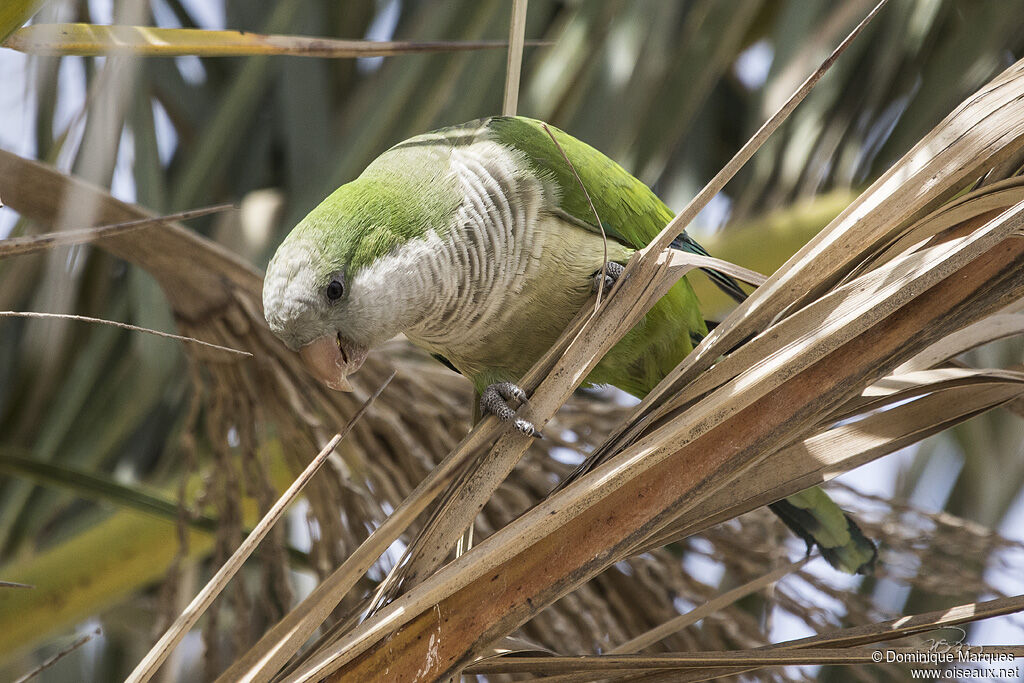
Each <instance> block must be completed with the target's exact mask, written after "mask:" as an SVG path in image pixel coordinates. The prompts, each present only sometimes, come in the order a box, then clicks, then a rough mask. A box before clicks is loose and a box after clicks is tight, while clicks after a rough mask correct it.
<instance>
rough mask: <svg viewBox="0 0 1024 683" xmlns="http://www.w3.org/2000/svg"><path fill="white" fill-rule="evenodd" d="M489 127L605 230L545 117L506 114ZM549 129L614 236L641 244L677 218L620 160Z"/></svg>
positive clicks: (565, 205)
mask: <svg viewBox="0 0 1024 683" xmlns="http://www.w3.org/2000/svg"><path fill="white" fill-rule="evenodd" d="M488 128H489V129H490V130H491V131H492V133H493V135H494V138H495V140H496V141H497V142H500V143H501V144H503V145H506V146H508V147H512V148H515V149H518V150H519V151H521V152H523V154H524V155H525V156H526V158H527V159H528V160H529V161H530V163H531V164H532V165H533V167H534V169H535V170H536V171H537V173H538V174H539V175H542V176H545V177H547V178H550V179H551V180H553V181H554V183H555V185H556V186H557V187H558V188H559V190H560V191H561V195H562V196H561V209H562V210H563V211H564V212H565V213H566V214H568V215H569V216H571V217H572V218H573V219H574V220H575V221H576V222H578V223H581V224H583V225H585V226H587V227H588V228H590V229H591V230H594V231H595V232H600V228H599V226H598V225H597V224H596V221H595V220H594V213H593V211H591V210H590V205H589V204H588V203H587V198H586V195H584V193H583V190H582V189H580V183H579V182H578V181H577V180H576V177H575V176H574V175H573V173H572V169H571V168H569V166H568V165H567V164H566V163H565V159H563V158H562V155H561V154H560V153H559V151H558V149H557V148H556V147H555V145H554V144H553V143H552V142H551V138H550V137H549V136H548V134H547V132H546V131H545V130H544V128H543V126H542V124H541V122H540V121H536V120H534V119H528V118H525V117H522V116H516V117H511V116H500V117H494V118H492V119H491V120H490V122H489V123H488ZM548 128H549V129H550V130H551V133H552V134H553V135H554V136H555V139H556V140H558V144H559V145H561V147H562V149H563V150H564V151H565V155H566V156H567V157H568V158H569V160H570V161H571V162H572V165H573V166H574V167H575V168H576V172H577V173H579V175H580V180H581V181H582V182H583V186H584V187H586V188H587V193H588V194H589V195H590V199H591V200H592V201H593V202H594V208H595V209H597V215H598V216H600V218H601V223H602V224H603V225H604V229H605V232H606V233H607V234H608V236H609V237H612V238H614V239H617V240H618V241H620V242H622V243H623V244H625V245H627V246H630V247H632V248H634V249H640V248H642V247H644V246H645V245H646V244H647V243H648V242H650V241H651V240H652V239H654V237H655V236H656V235H657V234H658V233H659V232H660V231H661V229H662V228H664V227H665V225H666V224H667V223H668V222H669V221H670V220H672V216H673V215H674V214H673V213H672V211H671V210H669V208H668V207H667V206H665V203H664V202H662V201H661V200H660V199H658V196H657V195H656V194H654V192H652V191H651V189H650V188H649V187H647V186H646V185H644V184H643V183H642V182H640V181H639V180H637V179H636V178H634V177H633V176H632V175H630V174H629V173H628V172H627V171H626V170H625V169H623V168H622V167H621V166H619V165H618V164H617V163H615V162H614V161H612V160H611V159H609V158H608V157H607V156H605V155H604V154H602V153H601V152H599V151H597V150H596V149H594V148H593V147H591V146H590V145H588V144H586V143H585V142H580V141H579V140H577V139H576V138H574V137H572V136H571V135H569V134H568V133H565V132H563V131H561V130H559V129H558V128H555V127H554V126H548Z"/></svg>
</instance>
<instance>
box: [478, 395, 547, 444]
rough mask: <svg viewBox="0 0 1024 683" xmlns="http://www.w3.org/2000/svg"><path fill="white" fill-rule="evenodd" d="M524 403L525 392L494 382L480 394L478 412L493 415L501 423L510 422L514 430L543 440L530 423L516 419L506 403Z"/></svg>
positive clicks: (514, 412)
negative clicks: (513, 401) (512, 401)
mask: <svg viewBox="0 0 1024 683" xmlns="http://www.w3.org/2000/svg"><path fill="white" fill-rule="evenodd" d="M513 399H514V400H516V401H519V402H520V403H526V392H525V391H523V390H522V389H520V388H519V387H518V386H516V385H515V384H513V383H512V382H495V383H494V384H492V385H490V386H488V387H487V388H486V389H484V390H483V392H482V393H481V394H480V412H481V413H484V414H490V415H494V416H495V417H496V418H498V419H499V420H501V421H502V422H511V423H512V424H513V425H514V426H515V428H516V429H518V430H519V431H521V432H522V433H523V434H526V435H527V436H534V437H537V438H538V439H542V438H544V437H543V436H542V435H541V433H540V432H539V431H537V428H536V427H534V426H533V423H532V422H528V421H527V420H524V419H522V418H520V417H516V411H514V410H512V408H511V407H510V406H509V404H508V402H509V401H511V400H513Z"/></svg>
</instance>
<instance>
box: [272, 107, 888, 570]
mask: <svg viewBox="0 0 1024 683" xmlns="http://www.w3.org/2000/svg"><path fill="white" fill-rule="evenodd" d="M549 129H550V131H551V133H552V134H553V135H554V136H555V138H556V139H557V140H558V142H559V145H560V146H561V147H562V150H564V153H565V155H566V156H567V157H568V159H569V160H570V161H571V162H572V167H574V168H575V170H576V171H577V172H578V173H579V176H580V181H582V185H583V187H585V188H586V190H587V193H588V194H589V195H590V199H591V200H592V201H593V203H594V208H596V210H597V214H598V216H599V217H600V220H601V222H602V226H601V227H603V228H604V232H605V233H606V235H607V259H608V261H607V266H606V268H605V272H606V274H607V276H610V277H612V278H614V277H616V276H617V275H618V274H619V273H621V271H622V264H624V263H626V261H627V260H628V259H629V257H630V255H632V254H633V252H634V251H635V250H637V249H640V248H642V247H643V246H644V245H646V244H647V243H648V242H649V241H650V240H651V239H653V238H654V237H655V235H657V234H658V232H659V231H660V230H661V229H662V228H663V227H664V226H665V225H666V224H667V223H668V222H669V221H670V220H671V219H672V217H673V213H672V212H671V211H670V210H669V209H668V207H667V206H666V205H665V204H664V203H663V202H662V201H661V200H660V199H659V198H658V197H657V196H656V195H655V194H654V193H653V192H652V191H651V190H650V189H649V188H648V187H647V186H646V185H644V184H643V183H642V182H640V181H639V180H637V179H636V178H634V177H633V176H632V175H630V174H629V173H627V172H626V171H625V170H623V169H622V167H621V166H619V165H618V164H616V163H615V162H614V161H612V160H611V159H609V158H608V157H606V156H605V155H603V154H601V153H600V152H598V151H597V150H595V149H593V148H592V147H590V146H589V145H587V144H585V143H583V142H580V141H579V140H576V139H575V138H573V137H571V136H570V135H568V134H566V133H564V132H562V131H560V130H558V129H556V128H554V127H549ZM572 167H570V166H569V165H568V164H567V163H566V160H565V158H564V157H563V156H562V151H559V149H558V147H556V146H555V144H554V143H553V142H552V140H551V137H549V135H548V133H547V131H545V130H544V128H543V124H541V122H539V121H535V120H533V119H528V118H524V117H491V118H486V119H481V120H477V121H471V122H469V123H466V124H463V125H460V126H454V127H451V128H445V129H442V130H438V131H435V132H432V133H427V134H424V135H419V136H417V137H414V138H412V139H410V140H406V141H405V142H402V143H400V144H398V145H396V146H395V147H392V148H391V149H389V150H388V151H386V152H384V153H383V154H382V155H381V156H380V157H378V158H377V159H375V160H374V161H373V162H372V163H371V164H370V165H369V166H368V167H367V168H366V170H365V171H364V172H363V173H362V175H360V176H359V177H358V178H356V179H355V180H353V181H352V182H349V183H347V184H345V185H342V186H341V187H340V188H338V189H337V190H336V191H335V192H334V193H333V194H331V195H330V196H329V197H327V199H325V200H324V201H323V202H322V203H321V204H320V205H319V206H317V207H316V208H315V209H313V211H311V212H310V213H309V215H307V216H306V217H305V218H304V219H303V220H302V221H301V222H300V223H299V224H298V225H297V226H296V227H295V228H294V229H293V230H292V231H291V233H290V234H289V235H288V237H287V238H286V239H285V240H284V242H283V243H282V244H281V246H280V247H279V248H278V250H277V253H276V254H275V255H274V257H273V259H271V261H270V264H269V265H268V267H267V274H266V279H265V281H264V286H263V308H264V312H265V315H266V318H267V323H268V324H269V326H270V329H271V330H272V331H273V332H274V334H276V335H277V336H278V337H279V338H280V339H281V340H282V341H283V342H284V343H285V344H286V345H287V346H288V347H289V348H291V349H292V350H294V351H297V352H298V353H299V354H300V356H301V357H302V359H303V361H304V362H305V364H306V366H307V368H308V369H309V370H310V372H311V373H312V374H313V375H314V376H315V377H317V378H318V379H319V380H321V381H322V382H324V383H325V384H326V385H327V386H328V387H331V388H332V389H337V390H341V391H348V390H351V385H350V384H349V381H348V379H347V378H348V376H349V375H350V374H351V373H353V372H355V371H356V370H358V369H359V367H360V366H361V365H362V363H363V362H364V361H365V359H366V356H367V353H368V352H369V350H370V349H371V348H373V347H375V346H377V345H379V344H381V343H382V342H385V341H387V340H388V339H391V338H392V337H394V336H395V335H397V334H399V333H404V334H405V336H406V337H407V338H408V339H409V340H410V341H411V342H413V343H414V344H416V345H418V346H420V347H422V348H424V349H425V350H426V351H428V352H429V353H431V354H432V355H434V357H435V358H437V359H438V360H440V361H441V362H443V363H444V364H445V365H447V366H449V367H450V368H452V369H454V370H456V371H457V372H460V373H462V374H463V375H464V376H466V377H467V378H468V379H469V380H470V381H471V382H472V383H473V385H474V387H475V388H476V391H477V392H478V394H479V395H480V402H479V405H480V409H481V410H482V411H485V412H488V413H493V414H494V415H496V416H497V417H498V418H499V419H501V420H504V421H506V422H509V423H511V424H514V425H515V427H516V428H517V429H519V430H521V431H523V432H524V433H526V434H531V435H533V434H535V430H534V427H533V425H532V424H530V423H529V422H527V421H526V420H523V419H521V418H519V417H517V416H516V413H515V410H513V408H512V407H511V406H510V405H509V402H510V401H512V402H515V401H521V400H523V399H524V398H525V397H524V394H523V392H522V391H521V390H520V389H519V387H517V386H516V385H515V384H514V382H515V381H516V380H517V379H518V378H519V377H522V376H523V375H524V374H525V373H526V371H527V370H528V369H529V368H530V367H531V366H532V365H533V363H534V362H535V361H536V360H537V359H538V358H539V357H540V356H541V355H542V354H543V353H544V352H545V351H546V350H547V349H548V348H549V347H550V346H551V344H552V343H553V342H554V341H555V339H556V338H557V337H558V336H559V335H560V334H561V332H562V331H563V330H564V329H565V327H566V326H567V325H568V324H569V322H570V321H571V320H572V318H573V317H574V316H575V315H576V313H577V312H578V311H579V310H580V309H581V307H583V306H584V305H585V304H586V303H587V301H588V299H589V298H590V297H591V296H592V294H593V291H594V289H595V288H596V286H597V278H598V277H600V273H601V272H602V266H605V265H606V264H605V245H604V239H603V238H602V235H601V227H599V226H597V225H596V224H595V218H594V213H593V211H592V210H591V208H590V204H589V203H588V201H587V197H586V195H585V194H584V192H583V190H582V188H581V186H580V181H577V180H576V177H575V175H574V174H573V168H572ZM673 247H674V248H677V249H682V250H685V251H689V252H692V253H699V254H706V253H707V252H705V251H704V250H703V249H702V248H701V247H700V246H699V245H698V244H697V243H696V242H694V241H693V240H692V239H691V238H690V237H689V236H688V235H686V234H685V233H683V234H682V235H680V236H679V237H678V238H677V239H676V240H675V242H674V243H673ZM709 275H710V276H711V277H712V279H713V280H714V281H715V282H716V284H718V285H719V286H720V287H721V288H722V289H724V290H726V291H727V292H729V293H731V294H733V295H734V296H735V297H736V298H740V299H742V297H743V296H745V295H744V293H743V291H742V290H741V289H740V288H739V286H738V285H737V284H736V283H735V282H734V281H733V280H732V279H731V278H728V277H727V276H725V275H722V274H720V273H716V272H710V273H709ZM706 334H707V324H706V322H705V320H704V318H703V316H702V315H701V312H700V307H699V304H698V301H697V297H696V295H695V294H694V291H693V288H692V287H691V286H690V283H689V282H688V281H687V280H686V279H685V278H683V279H681V280H680V281H679V282H678V283H677V284H676V285H675V286H673V287H672V288H671V289H670V290H669V292H668V293H667V294H666V295H665V296H664V297H663V298H662V299H661V300H660V301H658V303H657V304H655V305H654V307H652V308H651V309H650V311H648V313H647V314H646V315H645V316H644V318H643V319H642V320H641V321H640V322H639V323H637V325H636V326H635V327H634V328H633V329H632V330H630V331H629V332H627V333H626V334H625V336H623V338H622V339H621V340H620V341H619V342H618V343H617V344H616V345H615V346H614V347H613V348H612V349H611V351H609V352H608V354H607V355H606V356H605V357H604V358H603V359H602V360H601V361H600V362H599V363H598V364H597V366H596V367H595V368H594V369H593V371H592V372H591V373H590V375H589V376H588V377H587V378H586V383H587V384H611V385H614V386H616V387H619V388H620V389H622V390H624V391H627V392H629V393H630V394H633V395H634V396H637V397H643V396H644V395H646V394H647V393H648V392H649V391H650V390H651V389H653V388H654V386H655V385H656V384H657V383H658V382H659V381H660V380H661V379H662V378H663V377H664V376H665V375H666V374H667V373H668V372H669V371H670V370H672V369H673V368H674V367H675V366H676V365H678V364H679V362H680V361H681V360H683V358H684V357H685V356H686V355H687V354H688V353H690V352H691V351H692V350H693V347H694V344H696V343H699V341H700V340H701V339H702V338H703V337H704V336H705V335H706ZM772 509H773V510H775V511H776V513H778V514H779V515H780V517H781V518H782V519H783V521H784V522H785V523H786V524H787V525H788V526H789V527H790V528H791V529H792V530H793V531H794V532H796V533H797V534H798V535H800V536H801V538H803V539H804V541H805V542H807V544H808V549H810V547H811V546H812V545H814V544H816V545H818V546H819V547H820V548H821V550H822V553H823V555H824V556H825V557H826V559H828V561H829V562H830V563H831V564H832V565H833V566H835V567H837V568H840V569H842V570H845V571H848V572H864V571H866V570H867V569H869V568H870V567H871V565H872V564H873V562H874V558H875V555H876V552H875V547H874V544H872V543H871V542H870V541H869V540H868V539H866V538H865V537H864V536H863V534H862V533H861V532H860V530H859V529H858V528H857V526H856V524H855V523H854V522H853V521H852V520H851V519H849V517H847V516H846V515H845V514H844V513H843V512H842V511H841V510H840V509H839V508H838V507H837V506H836V505H835V503H833V502H832V501H831V500H830V499H829V498H828V497H827V496H826V495H825V494H824V493H823V492H821V491H820V490H818V489H812V490H811V491H810V492H803V493H801V494H798V495H797V496H794V497H793V498H791V499H790V500H788V501H780V502H778V503H775V504H773V505H772Z"/></svg>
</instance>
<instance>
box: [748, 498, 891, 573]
mask: <svg viewBox="0 0 1024 683" xmlns="http://www.w3.org/2000/svg"><path fill="white" fill-rule="evenodd" d="M768 507H770V508H771V509H772V512H774V513H775V514H776V515H778V516H779V518H780V519H782V521H783V522H784V523H785V524H786V526H788V527H789V528H790V530H791V531H792V532H793V533H794V534H796V535H797V536H799V537H800V538H802V539H803V540H804V542H805V543H807V551H808V552H810V550H811V548H812V547H813V546H818V548H820V549H821V554H822V556H823V557H824V558H825V560H827V561H828V563H829V564H830V565H832V566H833V567H835V568H836V569H838V570H840V571H844V572H846V573H848V574H867V573H869V572H870V571H871V569H872V568H873V567H874V564H875V559H876V558H877V557H878V550H877V549H876V548H875V544H874V543H873V542H872V541H871V540H870V539H868V538H867V537H866V536H865V535H864V534H863V533H862V532H861V530H860V527H858V526H857V523H856V522H854V521H853V520H852V519H850V516H849V515H847V514H846V513H845V512H843V511H842V509H840V507H839V506H838V505H836V504H835V502H834V501H833V500H832V499H831V498H829V497H828V494H827V493H825V492H824V491H822V490H821V489H820V488H818V487H817V486H815V487H814V488H809V489H807V490H806V491H801V492H800V493H797V494H795V495H792V496H790V497H789V498H786V499H785V500H780V501H778V502H777V503H772V504H771V505H769V506H768Z"/></svg>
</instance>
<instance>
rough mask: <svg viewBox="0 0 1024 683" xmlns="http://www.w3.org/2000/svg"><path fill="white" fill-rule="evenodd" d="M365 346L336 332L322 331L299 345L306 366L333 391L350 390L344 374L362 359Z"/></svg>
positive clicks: (351, 370)
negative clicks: (322, 334) (316, 337)
mask: <svg viewBox="0 0 1024 683" xmlns="http://www.w3.org/2000/svg"><path fill="white" fill-rule="evenodd" d="M368 351H369V349H367V348H365V347H362V346H358V345H357V344H353V343H352V342H350V341H349V340H347V339H345V338H344V337H342V336H341V335H340V334H339V335H336V336H335V335H329V334H328V335H324V336H323V337H320V338H319V339H316V340H314V341H311V342H310V343H308V344H306V345H305V346H303V347H302V348H301V349H299V356H300V357H301V358H302V362H303V363H305V364H306V369H307V370H309V372H310V373H311V374H312V375H313V376H314V377H316V378H317V379H318V380H320V381H321V382H323V383H324V384H326V385H327V386H329V387H330V388H331V389H334V390H336V391H352V384H351V383H350V382H349V381H348V376H349V375H351V374H352V373H353V372H355V371H356V370H358V369H359V368H360V366H362V364H363V361H365V360H366V354H367V352H368Z"/></svg>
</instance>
